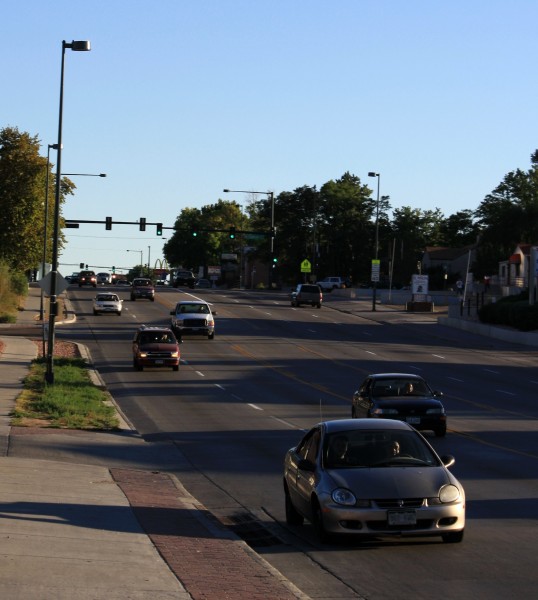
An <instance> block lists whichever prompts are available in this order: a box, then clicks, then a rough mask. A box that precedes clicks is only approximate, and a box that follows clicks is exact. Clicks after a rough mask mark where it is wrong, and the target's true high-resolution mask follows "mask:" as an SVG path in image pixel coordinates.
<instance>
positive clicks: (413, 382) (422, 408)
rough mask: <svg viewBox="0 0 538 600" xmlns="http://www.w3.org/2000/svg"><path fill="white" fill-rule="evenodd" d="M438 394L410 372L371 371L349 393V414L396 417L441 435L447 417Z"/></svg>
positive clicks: (444, 429)
mask: <svg viewBox="0 0 538 600" xmlns="http://www.w3.org/2000/svg"><path fill="white" fill-rule="evenodd" d="M442 396H443V394H442V393H441V392H439V391H436V390H432V388H431V387H430V386H429V385H428V383H427V382H426V381H425V380H424V379H423V378H422V377H420V376H419V375H415V374H414V373H375V374H372V375H368V377H366V379H365V380H364V381H363V382H362V383H361V385H360V387H359V389H358V390H356V391H355V393H354V394H353V400H352V406H351V416H352V417H354V418H355V417H359V418H360V417H373V418H377V419H398V420H400V421H405V422H406V423H409V424H410V425H412V426H413V427H414V428H415V429H418V430H419V431H427V430H431V431H433V432H434V433H435V435H436V436H438V437H443V436H444V435H446V428H447V419H446V412H445V408H444V406H443V403H442V402H441V400H440V398H441V397H442Z"/></svg>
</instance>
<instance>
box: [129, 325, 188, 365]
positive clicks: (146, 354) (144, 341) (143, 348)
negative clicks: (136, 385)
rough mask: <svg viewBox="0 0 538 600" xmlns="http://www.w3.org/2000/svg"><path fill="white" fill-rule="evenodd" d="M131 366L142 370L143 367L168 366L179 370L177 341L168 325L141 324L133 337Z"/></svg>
mask: <svg viewBox="0 0 538 600" xmlns="http://www.w3.org/2000/svg"><path fill="white" fill-rule="evenodd" d="M132 345H133V367H134V368H135V369H136V370H137V371H142V370H143V369H144V368H145V367H168V368H170V367H171V368H172V370H173V371H178V370H179V361H180V351H179V344H178V341H177V339H176V337H175V335H174V333H173V332H172V330H171V329H169V328H168V327H148V326H146V325H142V326H141V327H139V328H138V329H137V330H136V333H135V335H134V338H133V344H132Z"/></svg>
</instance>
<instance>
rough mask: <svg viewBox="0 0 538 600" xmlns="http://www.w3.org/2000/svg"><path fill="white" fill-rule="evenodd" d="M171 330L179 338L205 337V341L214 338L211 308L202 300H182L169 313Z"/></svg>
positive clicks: (213, 320)
mask: <svg viewBox="0 0 538 600" xmlns="http://www.w3.org/2000/svg"><path fill="white" fill-rule="evenodd" d="M170 314H171V315H172V324H171V326H172V330H173V331H174V333H175V334H176V335H177V336H178V337H179V338H181V337H182V336H183V335H184V334H193V335H197V334H198V335H206V336H207V339H209V340H212V339H213V338H214V337H215V319H214V316H213V315H216V314H217V313H216V312H215V313H213V312H211V308H210V307H209V304H208V303H207V302H204V301H203V300H182V301H181V302H178V303H177V304H176V307H175V308H174V309H173V310H171V311H170Z"/></svg>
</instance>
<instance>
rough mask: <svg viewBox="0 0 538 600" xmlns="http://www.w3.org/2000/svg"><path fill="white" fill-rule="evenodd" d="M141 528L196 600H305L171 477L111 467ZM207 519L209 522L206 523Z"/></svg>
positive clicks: (163, 474)
mask: <svg viewBox="0 0 538 600" xmlns="http://www.w3.org/2000/svg"><path fill="white" fill-rule="evenodd" d="M110 472H111V474H112V477H113V478H114V480H115V481H116V483H117V484H118V485H119V487H120V488H121V490H122V491H123V493H124V494H125V496H126V497H127V499H128V501H129V504H130V505H131V507H132V509H133V511H134V513H135V515H136V517H137V519H138V521H139V522H140V525H141V526H142V528H143V529H144V531H145V532H146V533H147V535H148V536H149V537H150V539H151V540H152V542H153V543H154V545H155V547H156V548H157V550H158V551H159V553H160V554H161V556H162V557H163V558H164V560H165V561H166V563H167V564H168V566H169V567H170V569H171V570H172V571H173V572H174V573H175V575H176V577H177V578H178V579H179V580H180V581H181V583H182V584H183V585H184V587H185V589H186V590H187V592H189V594H191V596H192V597H193V599H194V600H223V599H225V598H233V599H234V600H242V599H244V600H247V599H248V600H258V599H259V600H267V599H268V598H271V600H297V598H302V599H305V598H306V596H304V595H303V594H302V593H301V592H300V591H299V590H296V589H295V588H293V586H291V585H290V584H289V583H288V582H287V581H286V580H285V579H284V578H283V576H282V575H281V574H280V573H278V571H275V570H274V569H272V568H271V566H270V565H269V564H268V563H266V562H265V561H264V560H263V559H262V558H261V557H259V556H258V555H257V554H256V553H255V552H254V551H253V550H252V549H251V548H249V547H248V545H247V544H246V543H245V542H243V541H242V540H239V539H238V538H237V537H236V536H235V535H233V534H231V533H230V532H229V531H227V530H226V529H225V528H222V530H221V531H220V532H219V531H218V525H217V523H216V522H215V524H214V525H213V521H209V520H207V519H204V512H207V511H206V509H205V508H204V507H203V506H201V505H199V504H197V503H196V501H195V500H194V499H193V498H192V497H191V496H185V495H182V494H183V492H182V491H181V490H180V489H179V488H178V487H177V486H176V484H175V481H174V479H173V478H172V477H171V476H169V475H168V474H166V473H161V472H152V471H137V470H131V469H111V470H110ZM204 521H206V522H205V523H204Z"/></svg>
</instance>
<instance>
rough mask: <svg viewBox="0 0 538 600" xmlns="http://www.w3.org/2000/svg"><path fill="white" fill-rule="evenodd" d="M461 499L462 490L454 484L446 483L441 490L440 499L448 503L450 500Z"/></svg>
mask: <svg viewBox="0 0 538 600" xmlns="http://www.w3.org/2000/svg"><path fill="white" fill-rule="evenodd" d="M459 499H460V490H459V489H458V488H457V487H456V486H455V485H452V484H448V485H444V486H443V487H442V488H441V489H440V490H439V500H440V501H441V503H443V504H447V503H449V502H456V501H457V500H459Z"/></svg>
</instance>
